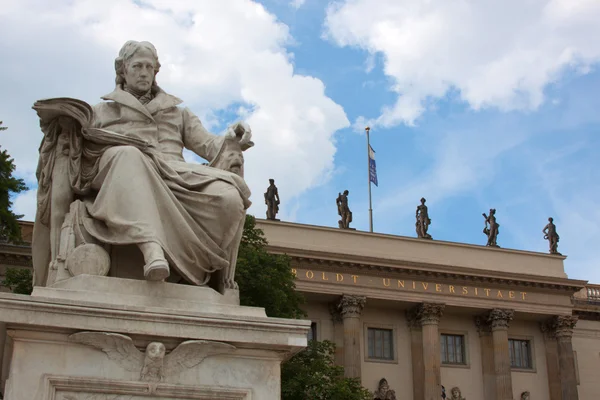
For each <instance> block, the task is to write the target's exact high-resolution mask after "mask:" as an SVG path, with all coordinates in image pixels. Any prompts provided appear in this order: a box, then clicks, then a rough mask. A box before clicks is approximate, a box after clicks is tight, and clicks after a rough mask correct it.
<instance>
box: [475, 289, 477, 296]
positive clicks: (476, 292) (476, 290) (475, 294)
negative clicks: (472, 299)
mask: <svg viewBox="0 0 600 400" xmlns="http://www.w3.org/2000/svg"><path fill="white" fill-rule="evenodd" d="M475 296H477V288H475Z"/></svg>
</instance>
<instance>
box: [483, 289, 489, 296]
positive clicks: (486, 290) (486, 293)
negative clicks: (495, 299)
mask: <svg viewBox="0 0 600 400" xmlns="http://www.w3.org/2000/svg"><path fill="white" fill-rule="evenodd" d="M483 290H485V295H486V296H487V297H490V289H483Z"/></svg>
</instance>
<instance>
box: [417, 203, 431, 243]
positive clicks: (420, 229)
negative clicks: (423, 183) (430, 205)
mask: <svg viewBox="0 0 600 400" xmlns="http://www.w3.org/2000/svg"><path fill="white" fill-rule="evenodd" d="M425 201H426V200H425V198H424V197H423V198H421V204H420V205H418V206H417V212H416V218H417V223H416V224H415V226H416V227H417V237H418V238H419V239H431V235H430V234H428V233H427V230H428V229H429V225H430V224H431V219H429V213H428V211H427V206H426V205H425Z"/></svg>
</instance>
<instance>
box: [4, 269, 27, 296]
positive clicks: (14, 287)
mask: <svg viewBox="0 0 600 400" xmlns="http://www.w3.org/2000/svg"><path fill="white" fill-rule="evenodd" d="M2 285H3V286H5V287H7V288H8V289H10V290H11V291H12V292H13V293H16V294H31V292H32V291H33V277H32V275H31V269H29V268H7V269H6V277H5V278H4V281H3V282H2Z"/></svg>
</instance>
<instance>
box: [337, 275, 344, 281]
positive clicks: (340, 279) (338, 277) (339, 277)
mask: <svg viewBox="0 0 600 400" xmlns="http://www.w3.org/2000/svg"><path fill="white" fill-rule="evenodd" d="M335 280H336V281H337V282H342V281H343V280H344V275H342V274H335Z"/></svg>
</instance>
